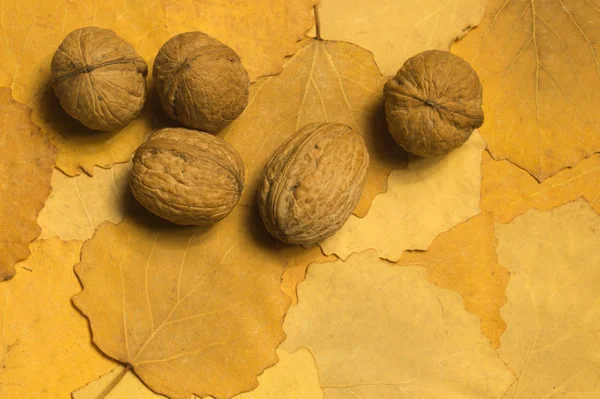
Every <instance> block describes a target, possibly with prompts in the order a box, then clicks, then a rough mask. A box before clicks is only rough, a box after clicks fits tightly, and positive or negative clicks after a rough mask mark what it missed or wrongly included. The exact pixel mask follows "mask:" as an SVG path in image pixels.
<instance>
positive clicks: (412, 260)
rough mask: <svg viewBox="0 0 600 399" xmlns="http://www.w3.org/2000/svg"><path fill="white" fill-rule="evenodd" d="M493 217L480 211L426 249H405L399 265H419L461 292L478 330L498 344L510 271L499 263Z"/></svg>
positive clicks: (442, 284) (503, 325) (432, 277)
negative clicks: (501, 314)
mask: <svg viewBox="0 0 600 399" xmlns="http://www.w3.org/2000/svg"><path fill="white" fill-rule="evenodd" d="M496 243H497V240H496V236H495V234H494V216H493V215H492V214H491V213H482V214H479V215H477V216H475V217H474V218H472V219H470V220H469V221H467V222H465V223H462V224H459V225H458V226H456V227H455V228H453V229H452V230H450V231H448V232H446V233H443V234H440V235H439V236H438V237H437V238H436V239H435V240H434V241H433V242H432V243H431V246H430V247H429V249H428V250H427V251H425V252H421V251H412V252H405V253H404V254H403V256H402V258H400V260H399V261H398V265H403V266H410V265H417V266H422V267H424V268H425V270H427V279H428V280H429V281H431V282H432V283H435V284H436V285H437V286H439V287H441V288H446V289H449V290H452V291H456V292H458V293H460V294H461V295H462V297H463V301H464V306H465V309H466V310H467V311H468V312H470V313H473V314H474V315H477V316H478V317H479V318H480V319H481V332H482V333H483V334H484V335H485V336H486V337H487V338H488V339H489V340H490V341H491V342H492V344H493V346H494V347H498V346H499V345H500V336H501V335H502V333H503V332H504V330H505V329H506V323H505V322H504V321H503V320H502V318H501V317H500V308H502V306H504V303H505V302H506V296H505V293H504V292H505V290H506V285H507V284H508V280H509V279H510V274H509V273H508V270H506V269H505V268H504V267H503V266H502V265H500V264H499V263H498V257H497V255H496Z"/></svg>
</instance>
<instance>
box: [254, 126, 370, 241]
mask: <svg viewBox="0 0 600 399" xmlns="http://www.w3.org/2000/svg"><path fill="white" fill-rule="evenodd" d="M368 166H369V153H368V152H367V148H366V147H365V143H364V142H363V139H362V138H361V137H360V136H359V135H358V134H356V132H354V131H353V130H352V128H351V127H350V126H346V125H341V124H337V123H313V124H310V125H307V126H305V127H303V128H302V129H300V130H299V131H298V132H296V133H295V134H294V135H293V136H291V137H290V138H289V139H288V140H287V141H286V142H285V143H284V144H283V145H282V146H281V147H280V148H279V149H278V150H277V151H276V152H275V153H274V154H273V156H272V157H271V159H270V160H269V162H268V163H267V165H266V167H265V171H264V177H263V181H262V186H261V188H260V191H259V195H258V209H259V212H260V216H261V217H262V220H263V222H264V224H265V226H266V228H267V230H268V231H269V232H270V233H271V234H272V235H273V236H274V237H276V238H277V239H279V240H281V241H284V242H287V243H290V244H309V243H314V242H318V241H321V240H323V239H325V238H327V237H329V236H331V235H333V234H334V233H335V232H336V231H338V230H339V229H340V228H341V227H342V225H343V224H344V223H345V222H346V220H347V219H348V218H349V217H350V215H351V214H352V211H353V210H354V208H355V207H356V204H357V203H358V200H359V199H360V196H361V194H362V191H363V188H364V186H365V183H366V181H367V168H368Z"/></svg>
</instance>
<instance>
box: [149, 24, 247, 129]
mask: <svg viewBox="0 0 600 399" xmlns="http://www.w3.org/2000/svg"><path fill="white" fill-rule="evenodd" d="M153 77H154V83H155V85H156V90H157V91H158V97H159V98H160V102H161V104H162V106H163V108H164V110H165V112H166V113H167V114H168V115H169V116H170V117H171V118H173V119H176V120H178V121H179V122H181V124H182V125H184V126H186V127H189V128H194V129H200V130H204V131H207V132H211V133H216V132H218V131H219V130H221V129H222V128H223V127H225V126H226V125H228V124H229V123H231V122H232V121H233V120H234V119H235V118H237V117H238V116H239V115H240V114H241V113H242V111H244V108H246V105H247V104H248V93H249V88H250V78H249V76H248V72H246V70H245V69H244V66H243V65H242V61H241V60H240V57H239V56H238V55H237V54H236V52H235V51H233V50H232V49H231V48H229V47H227V46H226V45H224V44H223V43H221V42H220V41H218V40H216V39H214V38H212V37H210V36H208V35H206V34H204V33H202V32H187V33H181V34H179V35H177V36H175V37H173V38H171V39H170V40H169V41H168V42H166V43H165V44H164V45H163V46H162V48H161V49H160V50H159V52H158V55H157V56H156V60H155V61H154V71H153Z"/></svg>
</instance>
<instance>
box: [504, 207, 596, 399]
mask: <svg viewBox="0 0 600 399" xmlns="http://www.w3.org/2000/svg"><path fill="white" fill-rule="evenodd" d="M496 235H497V237H498V259H499V261H500V263H501V264H502V265H504V266H506V267H507V268H508V270H509V271H510V273H511V279H510V282H509V283H508V288H507V290H506V296H507V302H506V305H505V306H504V308H502V318H504V320H506V323H507V325H508V327H507V329H506V332H505V333H504V335H503V336H502V342H501V346H500V349H498V353H499V354H500V356H501V357H502V359H503V360H504V361H505V362H506V364H507V366H508V367H509V368H510V369H511V370H512V371H513V372H514V373H515V375H516V376H517V377H518V380H517V381H516V382H515V384H514V385H513V386H512V387H511V389H510V391H508V392H507V394H506V396H505V398H506V399H508V398H510V399H530V398H559V397H560V398H565V397H569V398H573V399H575V398H576V399H580V398H581V399H583V398H586V399H588V398H589V399H592V398H597V397H598V389H599V387H600V371H599V370H600V347H599V346H598V338H599V336H598V333H599V332H600V296H599V295H598V286H599V285H600V268H599V267H598V265H600V250H599V249H600V247H599V246H598V245H599V243H600V216H599V215H598V214H597V213H596V212H594V210H593V209H592V207H591V206H590V205H589V204H588V203H587V202H586V201H585V200H583V199H579V200H577V201H574V202H570V203H568V204H565V205H561V206H560V207H558V208H554V209H551V210H549V211H538V210H530V211H528V212H526V213H525V214H523V215H521V216H518V217H516V218H515V219H514V220H513V221H512V222H511V223H509V224H507V225H502V224H499V225H497V226H496Z"/></svg>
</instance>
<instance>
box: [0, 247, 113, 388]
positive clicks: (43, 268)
mask: <svg viewBox="0 0 600 399" xmlns="http://www.w3.org/2000/svg"><path fill="white" fill-rule="evenodd" d="M81 244H82V243H81V242H80V241H71V242H68V243H67V242H63V241H60V240H59V239H57V238H53V239H50V240H45V241H36V242H34V243H33V244H31V256H30V257H29V258H28V259H27V260H25V261H24V262H22V263H19V264H18V265H17V267H18V268H19V276H18V277H17V278H14V279H12V280H10V281H7V282H4V283H2V284H0V331H2V333H1V334H0V397H1V398H2V399H24V398H44V399H64V398H68V397H69V395H70V394H71V391H73V390H74V389H77V388H78V387H80V386H81V385H83V384H85V383H86V382H87V381H90V380H93V379H96V378H98V377H99V376H101V375H102V374H104V373H107V372H108V371H109V370H111V369H112V368H114V367H115V363H114V362H112V361H110V360H109V359H108V358H106V357H105V356H103V355H102V354H100V353H98V351H97V350H96V349H95V348H94V347H93V345H92V343H91V337H90V333H89V328H88V325H87V321H86V320H85V317H83V316H82V315H81V314H80V313H79V312H78V311H77V309H75V308H74V307H73V305H72V304H71V296H72V295H73V294H75V293H76V292H78V291H79V290H80V286H79V283H78V282H77V278H76V277H75V274H74V273H73V265H74V264H75V263H76V262H77V261H78V260H79V250H80V249H81Z"/></svg>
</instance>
